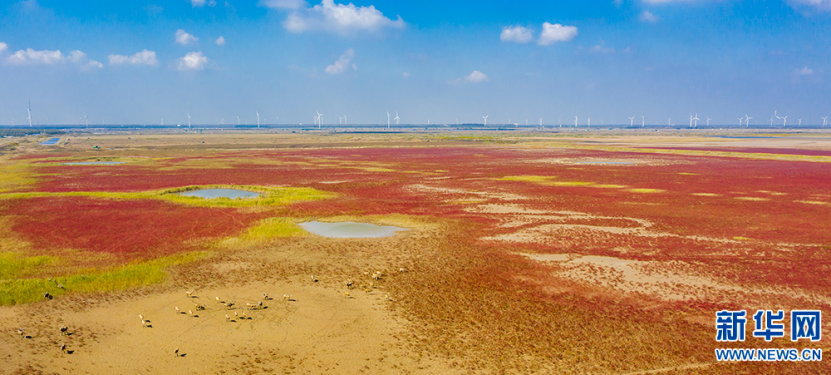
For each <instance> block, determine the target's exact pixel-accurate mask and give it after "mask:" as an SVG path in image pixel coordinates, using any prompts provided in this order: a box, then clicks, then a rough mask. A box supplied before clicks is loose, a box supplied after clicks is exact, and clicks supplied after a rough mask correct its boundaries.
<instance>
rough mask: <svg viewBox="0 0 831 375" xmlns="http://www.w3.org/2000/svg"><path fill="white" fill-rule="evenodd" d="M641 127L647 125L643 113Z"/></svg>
mask: <svg viewBox="0 0 831 375" xmlns="http://www.w3.org/2000/svg"><path fill="white" fill-rule="evenodd" d="M641 127H642V128H645V127H646V117H644V116H643V115H641Z"/></svg>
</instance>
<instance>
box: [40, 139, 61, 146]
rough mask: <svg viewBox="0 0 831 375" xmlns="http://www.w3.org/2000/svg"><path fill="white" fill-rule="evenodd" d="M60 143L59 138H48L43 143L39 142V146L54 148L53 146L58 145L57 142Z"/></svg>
mask: <svg viewBox="0 0 831 375" xmlns="http://www.w3.org/2000/svg"><path fill="white" fill-rule="evenodd" d="M60 141H61V139H60V138H49V139H47V140H45V141H43V142H40V144H42V145H44V146H54V145H56V144H58V142H60Z"/></svg>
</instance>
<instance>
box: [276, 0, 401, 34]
mask: <svg viewBox="0 0 831 375" xmlns="http://www.w3.org/2000/svg"><path fill="white" fill-rule="evenodd" d="M283 27H284V28H285V29H286V30H288V31H290V32H293V33H302V32H305V31H314V30H324V31H329V32H334V33H338V34H342V35H345V34H349V33H352V32H357V31H369V32H376V31H380V30H382V29H385V28H395V29H400V28H403V27H404V20H402V19H401V17H400V16H399V17H398V19H397V20H395V21H393V20H391V19H389V18H387V17H384V14H383V13H381V11H379V10H378V9H375V6H373V5H370V6H368V7H363V6H362V7H358V6H355V5H354V4H352V3H350V4H348V5H343V4H335V2H334V0H323V1H322V2H321V3H320V4H318V5H315V6H313V7H311V8H302V9H298V10H296V11H294V12H292V13H291V14H289V16H288V17H287V18H286V20H285V21H283Z"/></svg>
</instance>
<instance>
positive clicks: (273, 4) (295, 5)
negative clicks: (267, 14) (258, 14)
mask: <svg viewBox="0 0 831 375" xmlns="http://www.w3.org/2000/svg"><path fill="white" fill-rule="evenodd" d="M259 5H260V6H264V7H268V8H281V9H300V8H305V7H306V1H305V0H260V3H259Z"/></svg>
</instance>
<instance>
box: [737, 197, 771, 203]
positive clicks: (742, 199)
mask: <svg viewBox="0 0 831 375" xmlns="http://www.w3.org/2000/svg"><path fill="white" fill-rule="evenodd" d="M735 199H737V200H740V201H750V202H765V201H769V200H770V199H768V198H760V197H736V198H735Z"/></svg>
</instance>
